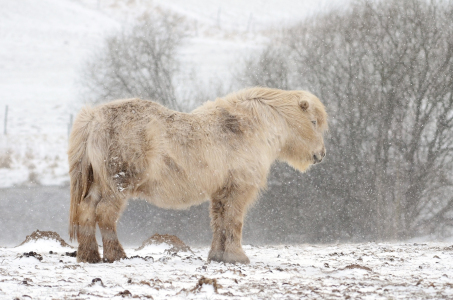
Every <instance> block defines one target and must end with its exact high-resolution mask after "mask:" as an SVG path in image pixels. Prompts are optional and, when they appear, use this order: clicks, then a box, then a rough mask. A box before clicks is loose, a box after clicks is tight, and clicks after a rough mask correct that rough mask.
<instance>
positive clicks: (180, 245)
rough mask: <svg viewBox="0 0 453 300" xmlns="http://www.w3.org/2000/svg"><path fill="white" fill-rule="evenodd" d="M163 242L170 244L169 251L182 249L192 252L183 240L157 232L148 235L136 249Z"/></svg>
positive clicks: (173, 251) (174, 251) (175, 251)
mask: <svg viewBox="0 0 453 300" xmlns="http://www.w3.org/2000/svg"><path fill="white" fill-rule="evenodd" d="M163 243H165V244H168V245H170V246H172V248H171V249H169V250H168V251H169V252H172V253H178V252H179V251H182V252H192V253H193V251H192V249H190V247H189V246H187V245H186V244H184V242H183V241H181V240H180V239H179V238H178V237H177V236H175V235H169V234H158V233H156V234H154V235H153V236H152V237H150V238H149V239H147V240H146V241H144V242H143V243H142V245H141V246H140V247H138V248H137V249H136V250H142V249H143V248H145V247H146V246H148V245H160V244H163Z"/></svg>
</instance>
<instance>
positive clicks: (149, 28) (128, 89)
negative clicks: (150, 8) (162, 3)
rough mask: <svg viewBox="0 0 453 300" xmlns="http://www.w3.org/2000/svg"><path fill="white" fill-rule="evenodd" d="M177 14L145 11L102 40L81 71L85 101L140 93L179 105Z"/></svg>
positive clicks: (181, 29)
mask: <svg viewBox="0 0 453 300" xmlns="http://www.w3.org/2000/svg"><path fill="white" fill-rule="evenodd" d="M182 24H183V20H182V19H181V17H179V16H177V15H173V14H170V13H161V14H157V13H156V14H154V15H145V16H143V17H142V18H140V19H139V20H137V22H136V24H135V25H133V26H131V27H127V28H124V29H123V30H122V31H121V32H119V33H118V34H116V35H113V36H111V37H109V38H108V39H107V40H106V43H105V47H104V48H103V49H102V50H101V51H100V52H99V53H98V54H97V55H95V56H94V57H93V58H92V59H91V61H90V62H88V63H87V66H86V68H85V70H84V73H83V78H82V85H83V88H84V89H85V92H84V93H83V97H84V98H85V99H86V100H88V101H89V102H94V103H99V102H104V101H107V100H113V99H120V98H131V97H140V98H143V99H153V100H156V101H160V102H161V103H162V104H164V105H166V106H169V107H172V108H174V109H180V104H179V103H178V102H177V101H176V96H175V82H174V81H175V80H174V79H175V76H176V74H177V72H178V66H179V63H178V61H177V58H176V52H177V49H178V47H179V46H180V44H181V42H182V40H183V38H184V36H185V28H184V26H183V25H182Z"/></svg>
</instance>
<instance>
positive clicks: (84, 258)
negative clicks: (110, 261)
mask: <svg viewBox="0 0 453 300" xmlns="http://www.w3.org/2000/svg"><path fill="white" fill-rule="evenodd" d="M77 262H79V263H81V262H84V263H90V264H96V263H99V262H101V256H100V255H99V252H98V251H90V252H87V251H85V252H84V251H80V249H79V250H78V251H77Z"/></svg>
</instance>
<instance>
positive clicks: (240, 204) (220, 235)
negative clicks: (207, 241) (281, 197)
mask: <svg viewBox="0 0 453 300" xmlns="http://www.w3.org/2000/svg"><path fill="white" fill-rule="evenodd" d="M256 195H257V189H256V188H254V187H250V186H248V187H240V186H238V185H235V184H231V185H229V186H227V187H225V188H224V189H222V190H221V191H219V192H218V193H216V194H215V195H214V196H213V197H212V202H211V226H212V230H213V242H212V246H211V251H210V252H209V257H208V260H214V261H223V262H226V263H243V264H248V263H250V260H249V258H248V257H247V255H245V252H244V250H243V249H242V244H241V242H242V226H243V221H244V216H245V213H246V210H247V207H248V206H249V205H250V204H251V202H252V201H253V200H254V198H255V197H256Z"/></svg>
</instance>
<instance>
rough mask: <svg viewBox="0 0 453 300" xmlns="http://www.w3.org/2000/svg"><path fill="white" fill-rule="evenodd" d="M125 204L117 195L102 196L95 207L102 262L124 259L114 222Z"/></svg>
mask: <svg viewBox="0 0 453 300" xmlns="http://www.w3.org/2000/svg"><path fill="white" fill-rule="evenodd" d="M125 204H126V201H125V199H124V198H121V197H118V196H117V195H106V196H104V195H103V197H102V200H101V201H100V202H99V204H98V206H97V207H96V221H97V223H98V226H99V229H100V231H101V235H102V244H103V250H104V258H103V260H104V261H105V262H114V261H116V260H120V259H122V258H126V253H125V252H124V249H123V247H122V246H121V244H120V242H119V240H118V236H117V233H116V222H117V221H118V219H119V217H120V215H121V212H122V210H123V209H124V207H125Z"/></svg>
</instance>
